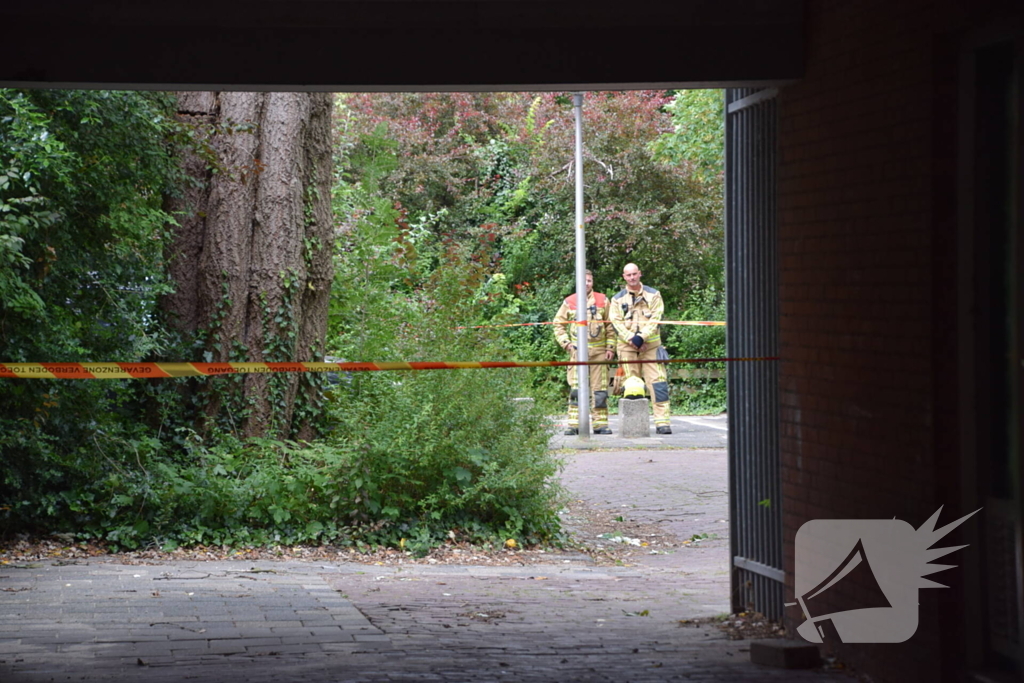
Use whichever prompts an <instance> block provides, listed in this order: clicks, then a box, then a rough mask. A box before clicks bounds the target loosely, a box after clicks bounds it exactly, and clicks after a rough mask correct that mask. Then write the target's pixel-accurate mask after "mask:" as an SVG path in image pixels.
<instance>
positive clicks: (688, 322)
mask: <svg viewBox="0 0 1024 683" xmlns="http://www.w3.org/2000/svg"><path fill="white" fill-rule="evenodd" d="M592 322H595V323H600V322H603V323H605V324H607V325H611V324H612V321H610V320H590V321H583V320H569V321H566V322H564V323H556V322H552V321H546V322H539V323H507V324H504V325H463V326H460V327H456V328H455V329H456V330H478V329H480V328H482V327H530V326H533V325H589V324H590V323H592ZM658 324H659V325H704V326H713V327H719V326H724V325H725V323H724V322H719V321H717V320H659V321H658Z"/></svg>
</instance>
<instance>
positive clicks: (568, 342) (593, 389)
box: [553, 270, 615, 435]
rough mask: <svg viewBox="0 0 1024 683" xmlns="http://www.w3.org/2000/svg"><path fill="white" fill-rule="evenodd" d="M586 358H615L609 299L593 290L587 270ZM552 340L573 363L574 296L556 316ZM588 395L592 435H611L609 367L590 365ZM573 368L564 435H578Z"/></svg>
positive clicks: (591, 278) (568, 373)
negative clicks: (590, 399) (609, 317)
mask: <svg viewBox="0 0 1024 683" xmlns="http://www.w3.org/2000/svg"><path fill="white" fill-rule="evenodd" d="M586 319H587V322H588V325H587V357H588V358H589V359H590V360H602V359H603V360H611V359H612V358H615V336H614V335H613V334H612V333H611V330H610V329H609V325H608V322H607V321H608V297H606V296H605V295H604V294H602V293H601V292H595V291H594V276H593V274H592V273H591V272H590V271H589V270H588V271H587V315H586ZM554 322H555V324H554V325H553V327H554V328H555V339H556V340H557V341H558V344H559V345H560V346H561V347H562V348H563V349H565V350H566V351H568V352H569V360H570V361H575V360H576V325H574V324H570V323H575V322H576V295H575V294H573V295H572V296H567V297H566V298H565V301H563V302H562V305H561V307H560V308H559V309H558V313H556V314H555V321H554ZM589 367H590V393H591V398H592V399H593V400H592V405H593V410H592V411H591V413H590V424H591V426H592V427H593V428H594V433H595V434H611V433H612V430H611V429H609V428H608V366H607V365H591V366H589ZM576 369H577V368H576V367H574V366H569V368H568V372H567V373H566V374H567V379H568V380H569V420H568V427H569V428H568V429H566V430H565V433H566V434H567V435H568V434H579V424H580V412H579V411H580V408H579V383H578V382H577V381H576Z"/></svg>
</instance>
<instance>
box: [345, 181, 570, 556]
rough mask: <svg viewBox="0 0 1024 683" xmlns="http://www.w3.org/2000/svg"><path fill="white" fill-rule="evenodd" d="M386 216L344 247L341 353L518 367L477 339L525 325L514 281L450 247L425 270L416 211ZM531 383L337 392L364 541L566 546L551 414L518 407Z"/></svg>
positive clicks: (456, 375)
mask: <svg viewBox="0 0 1024 683" xmlns="http://www.w3.org/2000/svg"><path fill="white" fill-rule="evenodd" d="M349 199H350V200H351V201H354V202H360V201H365V200H366V197H350V198H349ZM370 201H371V203H372V199H371V200H370ZM374 209H375V210H371V211H368V212H366V213H363V214H361V218H360V219H359V220H358V221H357V222H355V223H354V224H352V226H351V227H350V232H349V233H348V234H346V235H345V237H344V238H343V240H342V243H341V249H340V250H339V256H338V259H337V264H336V265H337V270H336V273H337V275H336V283H335V293H334V296H333V297H332V309H331V317H330V327H329V329H330V334H329V338H328V348H329V350H330V352H331V354H332V355H335V356H340V357H343V358H348V359H353V360H406V361H412V360H434V361H442V360H467V359H481V358H484V359H486V358H494V359H501V358H504V357H507V355H506V354H507V350H506V349H504V348H502V347H501V345H500V337H499V336H498V335H496V334H494V333H493V332H490V331H481V330H477V329H472V326H473V325H475V324H478V323H479V322H480V321H481V320H483V319H488V320H499V319H503V316H508V315H514V313H515V308H514V306H515V301H514V297H512V296H510V295H509V294H508V293H507V291H506V289H505V282H504V277H503V276H501V275H499V274H493V273H490V272H489V266H488V263H489V262H490V256H489V253H488V250H487V249H486V248H485V247H481V248H477V249H474V248H472V247H470V246H466V245H464V244H458V243H455V242H448V243H447V244H444V245H442V246H443V249H444V251H442V252H440V253H439V254H438V256H437V258H439V259H440V263H439V265H438V266H437V267H435V268H429V267H424V265H423V264H424V262H423V260H421V259H418V258H417V256H418V251H417V246H418V245H419V244H421V243H420V242H418V241H417V237H416V235H415V234H414V230H413V228H411V227H410V226H409V225H408V224H407V223H406V222H405V221H404V218H403V216H404V212H402V211H401V210H398V209H394V208H391V207H388V206H386V205H381V204H377V205H375V207H374ZM509 306H512V309H509V308H508V307H509ZM526 380H527V377H526V375H524V374H523V373H521V372H518V371H502V372H495V371H487V370H437V371H421V372H411V373H407V374H406V373H402V374H394V373H365V374H364V373H354V374H353V375H352V376H349V377H345V378H343V379H342V380H341V381H339V383H338V384H337V385H336V386H335V387H334V388H333V389H332V391H331V394H330V396H331V402H332V411H331V413H332V418H333V429H332V431H331V436H330V437H329V439H328V442H329V443H331V444H333V445H335V446H336V447H338V448H340V449H341V450H343V451H344V452H346V453H349V454H350V457H351V461H350V463H349V468H350V470H349V474H348V475H347V479H346V482H347V483H346V490H347V491H348V497H347V498H344V499H343V500H344V502H345V504H346V507H347V509H349V510H350V512H349V513H348V514H349V520H350V522H351V524H352V525H353V526H354V527H355V528H356V529H358V533H357V538H358V539H359V540H360V541H361V542H367V543H383V544H388V545H404V547H407V548H410V549H412V550H414V551H417V552H422V551H424V550H425V549H427V548H428V547H430V546H431V545H435V544H437V543H440V542H441V541H443V540H444V539H445V538H450V537H452V535H453V534H454V536H455V537H457V538H464V539H468V540H472V541H475V542H484V541H492V540H503V539H506V538H510V537H511V538H516V539H517V540H518V542H520V543H534V542H538V541H541V540H550V539H553V538H556V537H557V535H558V532H559V524H558V517H557V513H556V511H557V509H558V506H559V502H560V499H561V493H560V489H559V487H558V486H557V484H556V482H555V481H554V476H555V474H556V473H557V471H558V468H559V463H558V461H557V460H556V459H555V458H554V456H552V455H551V454H550V453H548V451H547V440H548V435H549V424H548V422H547V419H546V418H545V417H544V411H543V410H541V409H540V408H539V407H534V406H530V405H527V404H524V403H523V402H517V401H514V400H513V399H515V398H519V397H524V396H526V395H528V394H527V393H526V392H527V389H528V387H527V386H526Z"/></svg>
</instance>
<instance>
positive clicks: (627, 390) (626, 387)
mask: <svg viewBox="0 0 1024 683" xmlns="http://www.w3.org/2000/svg"><path fill="white" fill-rule="evenodd" d="M643 397H644V381H643V380H642V379H640V378H639V377H627V378H626V381H625V382H623V383H622V398H643Z"/></svg>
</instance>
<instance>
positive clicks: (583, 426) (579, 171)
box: [572, 92, 590, 440]
mask: <svg viewBox="0 0 1024 683" xmlns="http://www.w3.org/2000/svg"><path fill="white" fill-rule="evenodd" d="M572 103H573V113H574V114H575V117H576V322H578V323H581V322H586V320H587V242H586V239H585V238H586V235H585V233H584V231H583V109H582V108H583V93H581V92H578V93H574V94H573V96H572ZM587 336H588V335H587V326H586V325H577V326H576V360H578V361H580V362H585V361H587V360H589V359H590V357H589V354H588V353H587ZM576 386H577V387H578V392H577V395H576V401H577V404H578V405H579V418H580V421H579V438H581V439H584V440H586V439H590V368H589V367H588V366H586V365H577V366H576Z"/></svg>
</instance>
